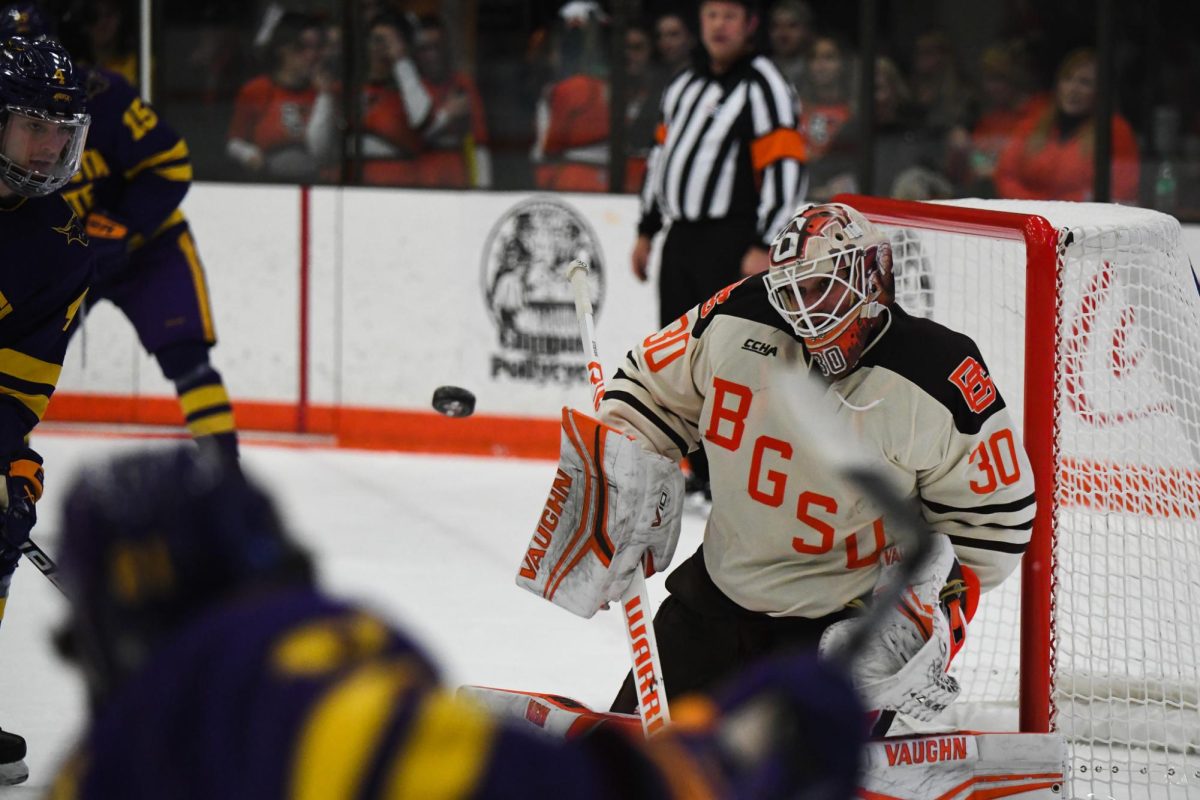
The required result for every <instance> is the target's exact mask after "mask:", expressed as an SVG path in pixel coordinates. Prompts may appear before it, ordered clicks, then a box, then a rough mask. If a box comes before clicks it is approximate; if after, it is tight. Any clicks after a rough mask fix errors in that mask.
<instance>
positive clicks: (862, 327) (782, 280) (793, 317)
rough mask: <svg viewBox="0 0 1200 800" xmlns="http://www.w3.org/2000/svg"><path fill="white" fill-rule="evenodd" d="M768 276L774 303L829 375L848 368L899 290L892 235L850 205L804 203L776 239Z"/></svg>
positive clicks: (840, 373) (843, 372) (839, 374)
mask: <svg viewBox="0 0 1200 800" xmlns="http://www.w3.org/2000/svg"><path fill="white" fill-rule="evenodd" d="M769 255H770V268H769V269H768V270H767V272H766V274H765V275H764V276H763V280H765V281H766V282H767V288H768V290H769V291H768V293H767V296H768V297H769V298H770V301H771V305H772V306H773V307H774V308H775V310H776V311H778V312H779V313H780V314H781V315H782V316H783V318H784V319H785V320H787V321H788V323H789V324H790V325H791V326H792V329H793V330H795V331H796V335H797V336H799V337H800V338H801V339H803V340H804V346H805V348H806V349H807V350H808V353H809V355H810V356H812V358H813V360H814V361H815V362H816V363H817V366H818V367H820V369H821V374H822V375H824V376H825V377H826V378H827V379H828V380H837V379H838V378H841V377H844V376H845V375H847V374H849V373H850V372H851V371H852V370H853V369H854V368H855V366H857V365H858V361H859V359H860V358H862V354H863V352H864V351H865V350H866V348H867V346H868V345H869V344H870V343H871V340H872V339H873V338H874V337H875V335H876V333H877V332H878V331H879V329H880V327H881V326H882V325H883V323H884V321H885V319H886V317H885V311H886V309H887V307H888V305H889V304H890V303H891V302H892V300H893V297H894V294H895V291H894V288H893V287H894V284H893V280H892V249H891V245H890V244H889V243H888V238H887V236H885V235H884V234H883V233H881V232H880V231H878V230H877V229H876V228H875V226H874V225H872V224H871V222H870V221H869V220H868V219H867V218H866V217H864V216H863V215H862V214H860V213H859V212H858V211H856V210H855V209H853V208H851V207H850V206H847V205H843V204H842V203H825V204H823V205H807V206H803V207H801V208H800V209H799V210H798V211H797V212H796V215H795V216H794V217H792V218H791V220H789V221H788V224H787V225H786V226H785V227H784V229H783V230H782V231H780V233H779V235H778V236H776V237H775V241H774V242H772V243H771V250H770V254H769Z"/></svg>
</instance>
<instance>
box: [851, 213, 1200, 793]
mask: <svg viewBox="0 0 1200 800" xmlns="http://www.w3.org/2000/svg"><path fill="white" fill-rule="evenodd" d="M838 199H839V200H842V201H843V202H847V203H849V204H851V205H853V206H855V207H856V208H859V209H860V210H861V211H863V213H865V214H866V215H867V216H868V217H870V218H871V219H873V220H874V221H875V222H876V223H878V224H880V225H882V226H883V227H884V228H885V229H886V230H887V231H888V232H889V234H890V235H891V237H892V241H893V254H894V260H895V265H896V276H897V295H898V300H899V302H900V304H901V305H902V306H904V307H905V308H906V309H907V310H909V311H911V312H913V313H916V314H919V315H923V316H928V317H932V318H933V319H935V320H938V321H940V322H942V323H944V324H946V325H947V326H949V327H951V328H954V329H957V330H960V331H962V332H964V333H967V334H968V335H970V336H971V337H972V338H974V339H975V341H976V342H977V343H978V344H979V346H980V348H981V350H982V352H983V355H984V358H985V359H986V361H987V363H988V366H989V369H990V371H991V374H992V376H993V378H995V380H996V385H997V386H998V387H999V389H1000V391H1001V394H1002V395H1003V396H1004V397H1005V400H1006V402H1007V404H1008V406H1009V408H1010V410H1011V412H1012V413H1013V415H1014V417H1015V419H1016V420H1017V421H1018V424H1019V425H1020V426H1021V429H1022V433H1023V439H1024V442H1025V446H1026V449H1027V450H1028V452H1029V455H1030V460H1031V462H1032V463H1033V466H1034V473H1035V481H1036V483H1037V495H1038V505H1039V508H1038V518H1037V521H1036V523H1035V530H1034V536H1033V539H1034V541H1033V543H1032V544H1031V546H1030V549H1029V550H1028V551H1027V553H1026V556H1025V558H1024V561H1023V566H1022V570H1021V571H1020V575H1014V576H1013V577H1011V578H1010V579H1009V580H1008V581H1006V582H1005V584H1004V585H1002V586H1001V587H1000V588H998V589H996V590H995V591H993V592H989V593H988V594H986V595H984V597H983V599H982V601H981V607H980V612H979V615H978V616H977V617H976V619H975V621H974V622H973V623H972V625H971V629H970V634H969V638H968V644H967V647H966V648H965V649H964V651H963V653H962V654H961V655H960V656H959V661H958V663H956V666H955V668H954V670H953V672H954V673H955V674H956V675H957V676H958V678H959V679H960V682H961V683H962V685H963V695H962V697H961V698H960V700H959V702H958V703H956V708H954V709H953V711H954V713H955V718H954V719H948V720H945V721H946V722H947V723H949V724H953V725H955V726H956V727H962V728H974V729H977V730H1005V729H1007V730H1015V729H1020V730H1027V731H1045V730H1057V731H1059V732H1061V733H1063V734H1065V736H1066V737H1067V739H1068V740H1069V743H1070V749H1071V759H1072V760H1071V764H1070V768H1071V775H1072V778H1071V780H1070V785H1069V792H1068V793H1067V794H1068V796H1070V797H1080V798H1093V797H1094V798H1116V799H1117V800H1125V799H1126V798H1143V797H1145V798H1158V797H1200V697H1198V695H1200V643H1198V637H1197V634H1198V633H1200V293H1198V287H1197V282H1196V279H1195V277H1194V275H1193V272H1192V270H1191V267H1190V264H1189V260H1188V257H1187V255H1186V253H1185V252H1184V250H1183V247H1182V244H1181V232H1180V226H1179V223H1178V222H1176V221H1175V220H1174V219H1173V218H1171V217H1169V216H1166V215H1164V214H1160V213H1157V212H1153V211H1147V210H1144V209H1137V208H1125V207H1119V206H1110V205H1101V204H1093V203H1060V202H1025V201H982V200H961V201H953V202H952V203H948V204H927V203H911V202H904V201H895V200H884V199H879V198H867V197H861V196H846V197H842V198H838ZM1022 601H1023V602H1022ZM1022 606H1023V607H1022ZM1018 725H1019V728H1018V727H1017V726H1018Z"/></svg>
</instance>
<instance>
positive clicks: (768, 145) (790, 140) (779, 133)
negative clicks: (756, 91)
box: [750, 128, 807, 172]
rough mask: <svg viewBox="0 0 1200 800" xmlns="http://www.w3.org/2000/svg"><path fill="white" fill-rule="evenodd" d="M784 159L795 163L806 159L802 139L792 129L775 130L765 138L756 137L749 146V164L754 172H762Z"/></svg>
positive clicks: (796, 131)
mask: <svg viewBox="0 0 1200 800" xmlns="http://www.w3.org/2000/svg"><path fill="white" fill-rule="evenodd" d="M785 158H794V159H796V160H797V161H804V160H805V158H807V150H806V148H805V146H804V137H803V136H801V135H800V131H798V130H796V129H794V128H776V129H775V130H773V131H771V132H770V133H768V134H767V135H766V136H760V137H758V138H757V139H755V140H754V142H753V143H751V145H750V163H751V164H753V165H754V170H755V171H756V172H762V171H763V170H764V169H766V168H767V167H769V166H770V165H771V164H774V163H775V162H776V161H782V160H783V159H785Z"/></svg>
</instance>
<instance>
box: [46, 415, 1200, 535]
mask: <svg viewBox="0 0 1200 800" xmlns="http://www.w3.org/2000/svg"><path fill="white" fill-rule="evenodd" d="M234 413H235V417H236V419H237V422H238V426H239V428H241V429H242V430H245V431H266V432H272V433H296V432H298V431H300V430H301V425H302V424H303V426H304V432H305V433H310V434H324V435H326V436H329V437H331V438H332V439H333V441H334V443H335V446H337V447H346V448H353V449H360V450H398V451H406V452H416V453H437V454H444V455H476V456H499V457H507V458H536V459H547V460H555V459H557V458H558V448H559V428H560V424H559V422H558V420H556V419H549V418H538V417H520V416H511V417H510V416H501V415H495V414H493V415H488V414H475V415H474V416H471V417H466V418H462V419H450V418H447V417H443V416H441V415H440V414H434V413H428V412H424V411H398V410H392V409H378V408H359V407H345V406H341V407H338V406H322V405H309V406H308V407H307V414H306V418H305V419H303V420H302V419H301V418H300V413H299V407H298V406H297V404H295V403H271V402H264V401H253V400H252V401H240V402H236V403H234ZM46 419H47V420H50V421H56V422H87V423H109V424H118V425H119V424H128V425H163V426H182V425H183V417H182V414H181V412H180V410H179V403H178V401H177V400H176V399H175V398H167V397H130V396H109V395H90V394H73V393H65V392H64V393H61V394H55V395H54V399H53V400H52V401H51V403H50V409H49V411H48V412H47V414H46ZM318 446H320V445H318ZM1057 495H1058V499H1059V505H1060V507H1064V508H1083V509H1089V510H1093V511H1111V512H1120V513H1128V514H1141V515H1147V516H1153V517H1163V518H1181V519H1200V471H1197V470H1193V469H1184V468H1181V467H1163V466H1152V465H1137V464H1118V463H1113V462H1106V461H1097V460H1091V459H1081V458H1066V459H1063V461H1062V464H1061V465H1060V468H1059V485H1058V490H1057Z"/></svg>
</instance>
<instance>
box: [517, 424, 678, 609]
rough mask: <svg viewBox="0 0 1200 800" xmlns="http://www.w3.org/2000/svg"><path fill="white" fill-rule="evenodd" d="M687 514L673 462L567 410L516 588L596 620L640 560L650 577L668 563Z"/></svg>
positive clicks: (628, 578) (639, 564)
mask: <svg viewBox="0 0 1200 800" xmlns="http://www.w3.org/2000/svg"><path fill="white" fill-rule="evenodd" d="M682 509H683V473H681V472H680V470H679V465H678V464H677V463H676V462H674V461H672V460H671V459H669V458H666V457H665V456H661V455H658V454H657V453H651V452H648V451H646V450H645V449H643V448H642V446H641V445H639V444H638V443H637V442H636V441H634V440H633V439H631V438H629V437H628V436H626V435H625V434H623V433H621V432H620V431H618V430H616V429H615V428H610V427H608V426H607V425H604V424H603V423H601V422H599V421H597V420H595V419H592V418H591V417H588V416H586V415H584V414H581V413H579V412H578V411H576V410H574V409H570V408H564V409H563V416H562V441H561V446H560V454H559V463H558V472H557V473H556V474H555V476H554V484H553V485H552V486H551V487H550V497H549V498H548V499H547V500H546V505H545V507H544V508H543V509H542V516H541V518H540V519H539V520H538V525H537V529H536V530H535V531H534V534H533V539H532V541H530V543H529V548H528V549H527V550H526V552H525V558H524V559H523V560H522V562H521V566H520V569H519V570H518V573H517V585H519V586H521V587H523V588H525V589H528V590H529V591H531V592H534V593H536V594H539V595H541V596H542V597H544V598H546V599H547V600H549V601H550V602H552V603H555V604H556V605H560V606H562V607H563V608H565V609H567V610H568V611H571V612H572V613H575V614H578V615H579V616H581V617H591V616H592V615H593V614H595V613H596V611H597V610H599V609H601V608H604V607H605V606H606V605H607V604H608V603H609V602H612V601H616V600H620V598H621V595H622V594H623V593H624V592H625V589H626V588H627V587H628V586H629V583H630V582H631V581H632V580H633V576H634V570H636V569H639V568H640V567H641V562H642V556H643V555H648V559H647V562H648V563H647V574H652V573H653V572H654V571H657V570H662V569H664V568H666V566H667V565H668V564H670V563H671V557H672V556H673V555H674V553H675V543H676V542H677V541H678V539H679V524H680V523H679V515H680V512H681V511H682Z"/></svg>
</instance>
